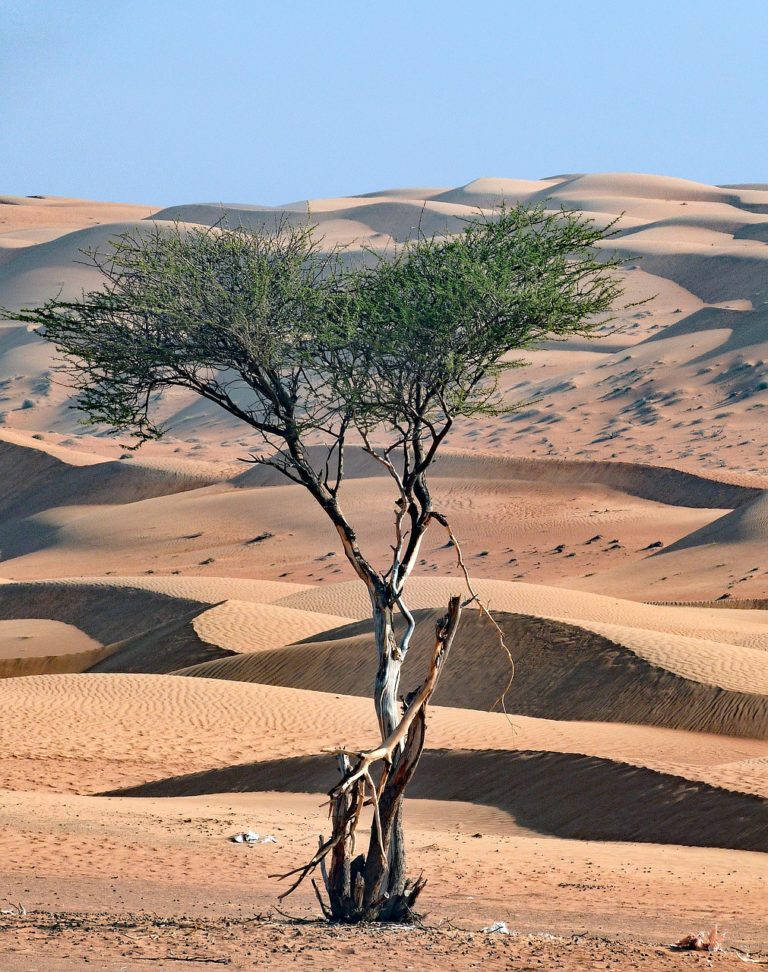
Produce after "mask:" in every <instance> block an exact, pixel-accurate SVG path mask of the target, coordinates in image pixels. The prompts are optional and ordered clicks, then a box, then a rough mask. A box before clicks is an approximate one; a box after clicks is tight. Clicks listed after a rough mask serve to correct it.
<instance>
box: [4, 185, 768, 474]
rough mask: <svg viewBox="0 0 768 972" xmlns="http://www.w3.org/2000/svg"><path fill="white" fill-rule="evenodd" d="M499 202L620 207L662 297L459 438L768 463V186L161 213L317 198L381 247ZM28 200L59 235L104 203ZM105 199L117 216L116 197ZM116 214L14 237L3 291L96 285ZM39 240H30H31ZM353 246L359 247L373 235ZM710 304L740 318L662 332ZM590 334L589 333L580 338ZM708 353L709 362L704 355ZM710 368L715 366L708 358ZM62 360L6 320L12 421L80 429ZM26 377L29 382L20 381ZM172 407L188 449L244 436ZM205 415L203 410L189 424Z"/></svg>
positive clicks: (457, 196)
mask: <svg viewBox="0 0 768 972" xmlns="http://www.w3.org/2000/svg"><path fill="white" fill-rule="evenodd" d="M501 199H504V200H506V201H508V202H515V201H522V202H540V203H543V204H545V205H547V206H550V207H553V208H557V207H559V206H561V205H565V206H570V207H576V208H578V209H581V210H582V211H584V212H586V213H588V214H593V215H594V216H596V217H597V218H598V219H599V220H600V221H601V222H603V223H605V222H607V221H610V220H611V219H613V218H617V217H620V222H619V224H618V229H619V231H620V232H619V235H618V236H617V237H616V238H614V239H613V240H612V241H611V246H612V247H614V248H618V249H620V250H621V251H622V252H624V253H625V254H627V255H628V257H629V266H628V268H627V270H626V272H625V277H626V280H627V286H628V295H629V296H630V297H631V299H633V300H635V299H644V298H648V297H651V296H653V295H655V296H654V299H653V300H652V301H651V302H650V303H648V304H645V305H643V306H641V307H633V308H630V309H628V310H627V311H626V313H624V314H622V315H620V320H619V328H620V329H619V331H618V332H614V333H612V334H611V336H610V337H608V338H607V339H606V340H605V342H604V347H606V349H608V350H609V351H610V356H611V359H612V360H610V361H600V360H599V359H598V358H594V359H592V360H591V363H590V362H589V361H587V362H583V363H580V362H577V361H575V360H574V363H573V365H572V367H571V370H570V373H568V374H567V382H566V384H565V385H563V382H564V378H565V376H564V375H563V372H562V370H561V368H560V365H559V364H558V363H557V362H558V359H557V357H556V355H557V353H558V352H557V351H553V352H552V354H553V355H555V357H554V358H553V359H552V363H551V364H550V359H549V357H548V356H549V355H550V352H549V351H543V352H540V353H539V354H537V355H536V356H534V358H533V362H532V364H531V365H530V367H529V368H526V369H524V370H523V371H522V372H518V373H517V374H515V375H514V383H515V384H517V386H518V387H517V389H516V391H517V392H519V394H517V395H516V396H515V397H517V398H519V399H521V400H533V399H536V398H538V397H539V395H540V394H541V393H543V392H546V391H547V390H548V389H549V387H550V386H551V387H553V388H555V389H556V390H555V391H554V392H553V398H552V402H553V403H554V406H556V407H555V410H554V411H551V410H550V409H548V408H547V404H548V403H546V402H545V403H544V404H541V405H540V404H536V405H532V406H531V407H530V408H526V409H523V410H522V411H521V412H520V413H518V414H516V415H512V416H509V417H508V418H507V419H502V420H498V419H494V420H492V421H489V422H478V423H475V424H473V425H467V424H460V425H459V426H458V427H457V429H456V431H455V434H454V436H453V441H454V445H457V446H461V445H463V446H478V445H480V446H482V448H483V449H486V450H490V451H494V452H497V453H499V454H506V455H508V454H510V453H512V454H515V453H518V454H531V452H532V451H533V450H535V456H536V457H541V456H557V457H560V458H562V457H564V456H569V457H572V458H577V459H588V460H592V459H596V460H600V461H603V460H606V459H607V460H611V459H620V460H623V461H630V462H631V461H641V462H649V461H650V462H652V463H654V464H664V465H668V466H669V465H672V466H675V467H677V468H681V469H686V470H689V471H692V472H698V471H700V470H701V469H710V470H717V469H718V468H724V467H730V468H731V469H740V470H743V471H745V472H750V471H751V472H760V471H761V470H763V471H764V469H765V458H766V454H765V450H764V448H763V447H762V446H761V445H760V436H759V434H758V435H750V434H749V433H750V431H753V432H757V431H758V430H759V425H760V421H759V420H760V411H761V409H762V408H764V407H765V404H766V403H765V401H764V398H765V389H764V388H762V387H761V382H762V381H763V377H764V375H763V370H762V368H761V365H760V362H761V361H764V360H765V355H764V354H763V353H761V348H762V347H763V343H764V334H765V330H764V326H763V325H764V321H763V320H762V319H763V317H764V309H763V306H762V305H763V300H764V296H765V291H766V285H765V279H766V275H765V268H766V260H767V259H768V257H766V253H768V250H766V242H765V239H764V237H765V235H766V226H768V191H766V189H765V188H764V187H762V188H761V187H760V186H759V185H756V186H755V187H754V188H753V187H748V186H745V187H739V186H736V187H732V186H723V187H720V186H707V185H703V184H700V183H696V182H692V181H689V180H685V179H673V178H669V177H662V176H654V175H642V174H636V173H598V174H576V175H564V176H557V177H554V178H550V179H542V180H519V179H508V178H493V177H488V178H482V179H477V180H475V181H474V182H470V183H468V184H467V185H465V186H462V187H458V188H454V189H435V188H425V189H414V188H404V189H396V188H395V189H384V190H381V191H379V192H374V193H368V194H366V195H364V196H357V197H346V198H344V197H339V198H336V199H323V200H312V201H310V202H309V203H307V201H301V202H295V203H288V204H286V205H285V206H278V207H264V206H258V205H243V204H231V205H227V206H223V207H222V206H221V205H220V204H197V203H191V204H189V205H183V206H174V207H171V208H169V209H165V210H161V211H160V212H158V213H156V214H155V218H156V219H158V220H159V221H160V222H162V221H164V220H167V219H171V218H177V217H179V216H181V217H183V218H184V219H186V220H190V221H195V222H200V223H204V224H205V223H207V224H210V223H212V222H215V221H217V220H218V219H220V218H221V215H222V213H223V212H224V211H226V212H228V213H229V214H230V218H231V219H234V220H236V221H241V222H244V223H246V224H248V225H254V226H257V225H262V224H263V223H264V222H265V221H267V222H269V221H272V222H274V220H275V219H276V218H279V216H280V214H281V213H282V214H286V215H287V217H288V218H290V219H293V220H303V219H305V218H306V213H307V207H308V206H309V209H310V211H311V214H312V219H313V220H315V221H317V223H318V224H319V231H320V232H325V233H326V235H327V239H328V242H329V243H343V244H354V243H355V241H357V243H358V244H359V243H365V244H366V245H373V246H382V247H383V246H388V245H391V243H392V240H399V239H404V238H406V237H407V236H408V235H411V234H412V233H413V231H414V227H415V226H417V225H418V223H419V221H421V222H422V228H423V229H424V230H425V231H426V232H433V231H434V232H446V231H449V230H452V229H456V228H457V227H458V226H459V225H460V224H459V223H458V220H460V219H461V218H462V217H466V216H467V215H471V214H472V213H473V212H477V211H478V210H480V211H485V212H488V211H490V210H491V209H493V207H495V206H497V205H498V203H499V201H500V200H501ZM14 202H18V203H20V204H19V205H8V206H5V207H0V209H1V210H3V213H0V215H6V218H12V217H18V219H17V220H16V222H13V219H11V222H8V223H7V224H0V230H2V229H3V228H4V225H7V227H8V228H7V231H6V232H11V233H13V232H16V233H21V234H24V233H28V232H32V231H33V230H34V228H35V227H38V226H40V227H41V229H42V228H45V227H46V224H42V225H41V224H40V222H39V219H38V217H39V216H40V214H41V213H42V214H43V215H44V217H45V218H46V219H48V220H49V225H48V227H47V229H46V232H47V231H48V229H50V221H52V220H55V219H56V218H61V220H62V224H61V225H62V228H63V229H67V228H71V227H72V225H73V224H71V223H69V222H67V220H69V219H70V216H71V213H70V210H72V212H74V211H75V210H76V209H77V207H81V208H82V207H83V206H85V207H86V209H87V206H88V205H92V207H93V208H94V213H95V211H96V209H98V208H99V206H100V205H101V204H83V203H78V202H72V201H66V200H59V201H54V200H41V201H36V200H15V201H14ZM104 205H105V206H106V208H104V209H103V214H106V213H108V212H109V211H110V208H109V205H108V204H104ZM73 206H74V207H75V208H74V209H72V207H73ZM82 211H83V212H85V210H82ZM114 213H115V216H116V217H119V219H122V220H125V219H126V217H128V216H130V217H131V219H130V220H129V221H128V222H125V221H124V222H114V223H113V224H112V225H110V226H106V227H105V226H93V225H91V226H90V227H89V228H86V229H82V228H80V229H78V230H77V231H76V232H75V233H69V234H65V235H62V236H60V237H59V238H56V239H47V238H45V237H44V236H38V237H36V238H35V237H33V238H34V239H37V242H32V240H30V241H29V242H28V241H27V240H26V239H25V238H24V237H23V235H22V236H21V237H14V238H10V237H9V243H10V244H12V246H9V248H8V250H7V253H6V259H5V262H4V264H3V266H2V268H0V304H5V305H6V306H18V304H19V302H29V301H32V300H39V299H43V298H44V297H46V296H50V295H52V294H53V293H54V292H55V291H56V290H57V289H58V287H59V286H60V284H61V283H62V282H63V283H64V284H65V288H71V289H72V292H73V293H75V292H77V291H79V289H80V287H82V286H84V285H90V284H91V283H92V282H93V281H92V279H91V278H89V277H87V271H86V270H85V269H84V268H83V267H78V266H77V265H76V264H74V263H73V262H72V260H73V258H74V257H75V256H76V255H77V251H78V249H79V248H80V247H81V246H83V245H84V244H85V245H89V244H91V243H98V242H99V241H103V240H106V239H107V238H108V237H109V236H110V235H114V234H115V233H117V232H119V231H120V230H121V229H125V228H127V227H130V226H136V225H140V223H139V224H137V223H136V222H135V216H136V215H137V213H136V211H135V210H133V211H131V212H130V213H128V212H123V211H121V210H114ZM142 215H143V216H146V215H148V213H147V212H146V211H145V212H143V213H142ZM22 217H23V218H22ZM97 218H101V217H97ZM131 220H133V221H131ZM30 221H31V222H30ZM85 222H87V219H86V220H85ZM26 242H28V245H26V246H19V245H18V244H19V243H26ZM353 249H354V250H355V252H356V253H359V248H357V249H355V247H354V246H353ZM635 258H637V260H636V259H635ZM84 274H85V276H84ZM65 292H66V293H69V290H65ZM726 305H727V306H726ZM711 308H719V309H721V310H724V311H728V310H729V309H730V311H731V319H730V323H727V324H725V325H724V327H723V328H722V329H721V332H720V333H718V332H716V331H715V330H713V329H712V328H711V327H707V328H705V329H704V330H705V331H706V333H702V332H700V331H699V330H698V329H697V327H698V325H697V324H696V322H695V321H692V322H691V327H692V330H690V331H689V332H688V333H689V334H691V335H695V336H696V338H697V339H698V340H696V341H695V342H693V343H694V344H695V347H696V349H697V350H698V353H690V354H683V352H684V351H685V350H686V349H687V350H688V351H693V350H694V349H692V348H690V347H689V345H691V343H692V342H691V341H690V340H689V341H688V342H687V345H683V344H681V343H679V342H678V343H677V344H670V345H663V343H661V342H660V339H661V338H662V337H663V336H664V335H665V334H666V333H667V331H670V336H672V331H671V330H670V329H671V328H678V329H679V327H680V326H681V324H682V322H684V321H685V320H686V319H687V318H688V316H689V315H692V314H696V313H697V312H700V311H702V310H708V309H711ZM737 332H738V335H739V336H738V338H737V339H734V335H735V334H736V333H737ZM648 339H651V340H652V343H653V345H654V347H653V351H652V353H651V354H650V355H649V356H648V358H647V360H646V361H640V362H634V363H633V362H632V361H629V362H627V361H626V360H625V359H626V356H627V351H628V349H630V348H632V347H636V346H642V344H643V342H644V341H645V340H648ZM580 346H581V347H587V346H589V345H588V344H587V343H586V342H582V343H581V345H580ZM707 356H709V357H711V359H712V360H711V365H710V364H707V362H706V360H704V361H702V357H704V358H706V357H707ZM708 367H711V368H712V370H711V371H707V370H706V369H707V368H708ZM49 369H50V355H49V352H48V349H46V348H45V346H44V345H42V344H41V343H39V342H36V339H34V338H33V336H31V335H29V334H28V333H27V332H26V331H25V330H24V329H22V330H19V329H18V328H13V327H12V328H9V329H7V333H6V335H5V341H4V342H0V378H1V376H2V373H5V374H7V375H8V376H9V378H10V379H11V381H12V384H11V385H10V386H9V389H10V391H11V393H12V394H11V396H10V397H11V399H12V400H13V401H15V402H16V404H17V407H16V408H13V407H12V408H11V409H9V411H8V418H7V420H6V421H7V422H8V423H10V424H12V425H14V426H16V427H19V428H28V429H32V430H36V429H41V428H42V429H44V430H47V429H53V430H55V431H58V432H63V431H65V430H75V429H76V426H75V424H74V420H73V416H72V415H71V413H68V412H67V410H66V408H65V407H64V397H63V396H58V393H57V391H56V390H55V389H52V388H49V389H46V388H45V385H44V377H45V373H46V371H48V370H49ZM22 374H23V375H25V376H26V379H25V380H24V381H21V380H18V378H19V376H20V375H22ZM510 380H511V379H510ZM41 382H42V384H41ZM558 386H562V387H559V388H558ZM571 386H572V387H571ZM36 388H39V389H41V390H39V391H35V389H36ZM596 388H597V389H598V390H599V391H600V394H598V395H596V394H595V389H596ZM25 400H28V401H32V402H34V403H35V405H34V408H26V409H20V408H18V405H20V404H21V403H22V402H23V401H25ZM164 407H165V408H166V409H167V412H166V413H165V416H164V417H166V418H167V419H169V420H170V424H171V427H172V429H173V427H174V423H175V425H176V432H177V437H176V440H175V443H185V444H184V445H182V446H181V447H182V448H187V449H188V448H189V443H188V442H185V440H187V439H189V438H190V437H191V436H195V437H196V436H197V435H199V433H200V432H202V433H203V436H202V438H203V440H204V441H203V442H202V443H197V445H198V446H201V445H202V447H203V448H209V449H210V450H211V451H214V450H215V449H216V448H217V443H218V441H220V440H221V439H222V438H226V436H228V435H229V436H237V435H238V430H237V429H236V427H235V426H234V425H233V424H232V422H231V420H230V419H228V418H227V417H226V416H224V415H217V414H216V413H215V412H211V411H210V409H207V410H206V409H202V410H200V409H196V410H194V412H193V413H190V412H189V411H188V409H189V408H190V402H189V400H188V399H186V398H184V397H183V396H182V397H181V398H178V399H173V398H172V397H171V399H169V401H168V402H167V403H166V406H164ZM35 412H37V414H34V413H35ZM723 412H728V413H730V414H729V423H728V424H729V427H730V429H731V430H732V431H733V433H734V434H732V435H731V436H730V437H729V441H728V442H727V443H726V442H723V441H720V440H721V434H720V432H719V431H718V430H719V428H720V426H721V422H722V420H720V419H718V418H717V416H719V415H720V414H721V413H723ZM192 414H194V415H196V416H197V418H196V420H194V421H193V422H190V419H191V416H192ZM700 420H705V421H704V422H702V426H699V425H697V424H696V423H697V422H699V421H700ZM193 428H194V431H193ZM212 432H215V435H214V436H211V435H210V433H212ZM206 443H207V444H206ZM713 447H714V448H713ZM724 449H727V450H728V452H727V454H726V453H724Z"/></svg>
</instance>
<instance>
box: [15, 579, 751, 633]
mask: <svg viewBox="0 0 768 972" xmlns="http://www.w3.org/2000/svg"><path fill="white" fill-rule="evenodd" d="M476 588H477V590H478V592H479V593H480V595H481V597H483V599H484V600H485V602H486V603H487V604H488V606H489V607H491V608H492V609H493V610H495V611H507V612H510V613H516V614H529V615H537V616H540V617H545V618H560V619H564V620H568V621H575V622H579V621H599V622H607V623H608V624H624V625H627V626H629V627H633V628H647V629H649V630H658V631H668V632H670V633H672V634H680V635H686V636H690V637H694V638H705V639H707V640H710V641H726V642H732V643H734V644H741V643H742V640H743V639H746V638H749V637H750V636H752V635H758V634H762V633H764V632H765V630H766V626H767V625H768V618H766V615H765V613H764V612H763V611H760V610H753V611H723V610H719V609H717V608H704V607H664V606H660V605H655V604H654V605H650V604H642V603H639V602H635V601H626V600H622V599H619V598H616V597H606V596H603V595H599V594H592V593H588V592H582V591H574V590H567V589H564V588H559V587H549V586H545V585H543V584H522V583H513V582H509V581H500V580H486V579H480V580H478V581H477V583H476ZM1 592H2V588H0V593H1ZM462 592H463V583H462V582H461V581H460V580H459V579H458V578H447V577H412V578H411V579H410V581H409V599H408V603H409V604H410V605H411V606H412V607H413V608H425V607H441V606H442V605H444V604H447V603H448V598H449V597H450V596H451V594H455V593H462ZM278 603H280V604H284V605H285V606H286V607H293V608H297V609H299V610H307V611H321V612H323V613H326V614H337V615H342V616H346V617H350V618H363V617H367V615H368V612H369V604H368V600H367V594H366V591H365V587H364V586H363V584H362V583H361V582H360V581H348V582H342V583H339V584H326V585H324V586H322V587H315V588H310V589H308V590H304V591H300V592H299V593H298V594H289V595H288V596H287V597H285V598H282V599H281V600H280V601H279V602H278Z"/></svg>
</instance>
